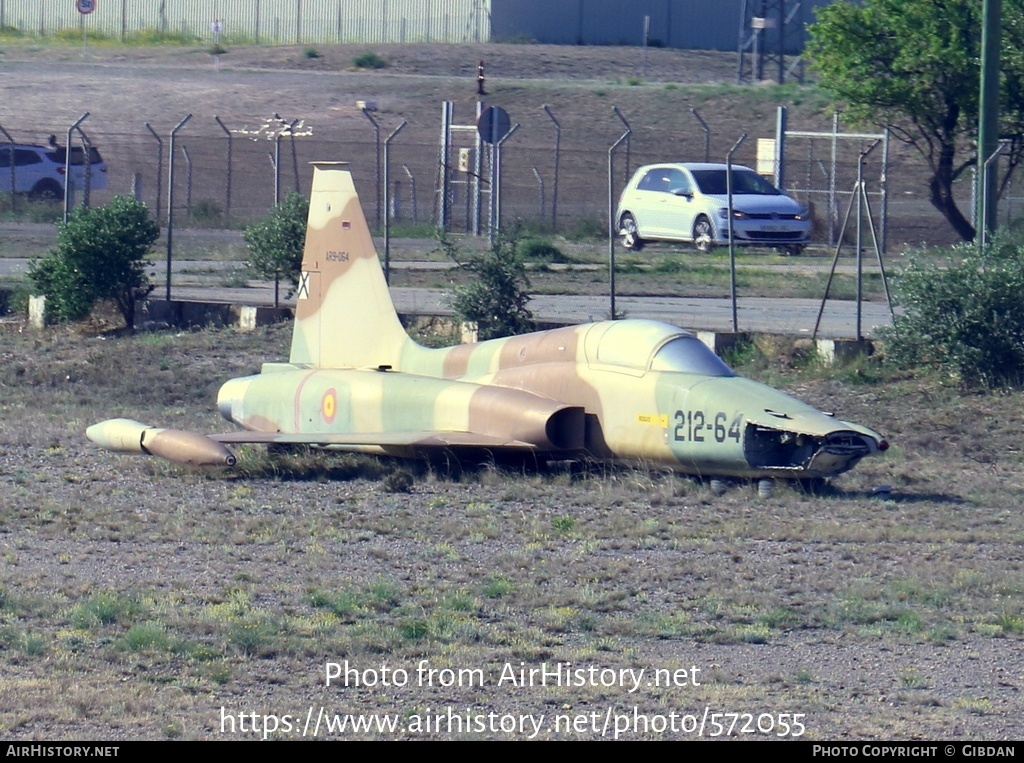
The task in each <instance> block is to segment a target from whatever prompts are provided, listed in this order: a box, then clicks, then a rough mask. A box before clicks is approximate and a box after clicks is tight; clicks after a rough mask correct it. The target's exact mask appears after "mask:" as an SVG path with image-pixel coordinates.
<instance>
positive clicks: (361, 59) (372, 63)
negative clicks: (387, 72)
mask: <svg viewBox="0 0 1024 763" xmlns="http://www.w3.org/2000/svg"><path fill="white" fill-rule="evenodd" d="M352 63H353V64H355V65H356V66H357V67H359V68H360V69H384V68H386V67H387V65H388V62H387V61H385V60H384V59H383V58H381V57H380V56H378V55H377V54H376V53H373V52H370V53H363V54H361V55H358V56H356V57H355V58H354V59H352Z"/></svg>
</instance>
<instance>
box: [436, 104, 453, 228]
mask: <svg viewBox="0 0 1024 763" xmlns="http://www.w3.org/2000/svg"><path fill="white" fill-rule="evenodd" d="M451 125H452V102H451V101H445V102H444V103H442V104H441V144H440V147H439V149H438V159H437V173H438V174H437V179H438V182H437V192H438V198H437V230H438V232H439V233H446V232H447V231H448V182H449V181H448V157H449V154H450V153H451V142H452V131H451Z"/></svg>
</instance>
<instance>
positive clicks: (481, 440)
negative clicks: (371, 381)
mask: <svg viewBox="0 0 1024 763" xmlns="http://www.w3.org/2000/svg"><path fill="white" fill-rule="evenodd" d="M207 437H209V438H210V439H211V440H214V441H216V442H220V443H228V444H236V445H238V444H243V443H262V444H265V445H270V444H275V443H276V444H280V445H315V446H319V447H335V448H346V447H353V448H366V447H373V446H380V447H382V448H388V447H409V448H458V447H461V448H508V449H512V450H535V449H536V448H537V446H536V445H535V444H533V443H529V442H523V441H522V440H515V439H509V438H505V437H495V436H493V435H486V434H479V433H476V432H446V431H419V432H377V433H345V432H323V433H306V434H282V433H277V432H248V431H243V432H227V433H225V434H212V435H207Z"/></svg>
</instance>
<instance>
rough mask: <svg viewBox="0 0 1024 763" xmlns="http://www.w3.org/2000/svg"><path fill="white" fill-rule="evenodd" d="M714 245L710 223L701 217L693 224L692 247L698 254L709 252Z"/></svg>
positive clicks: (712, 229)
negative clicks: (695, 248)
mask: <svg viewBox="0 0 1024 763" xmlns="http://www.w3.org/2000/svg"><path fill="white" fill-rule="evenodd" d="M714 244H715V229H714V228H713V227H712V225H711V221H710V220H709V219H708V218H707V217H705V216H704V215H701V216H700V217H698V218H697V222H695V223H694V224H693V245H694V246H695V247H697V251H698V252H710V251H711V248H712V247H713V246H714Z"/></svg>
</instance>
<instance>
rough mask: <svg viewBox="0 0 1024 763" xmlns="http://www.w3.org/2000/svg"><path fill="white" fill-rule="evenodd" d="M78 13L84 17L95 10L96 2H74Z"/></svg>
mask: <svg viewBox="0 0 1024 763" xmlns="http://www.w3.org/2000/svg"><path fill="white" fill-rule="evenodd" d="M75 3H76V5H77V6H78V12H79V13H81V14H83V15H86V14H89V13H92V12H93V11H94V10H96V0H75Z"/></svg>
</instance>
